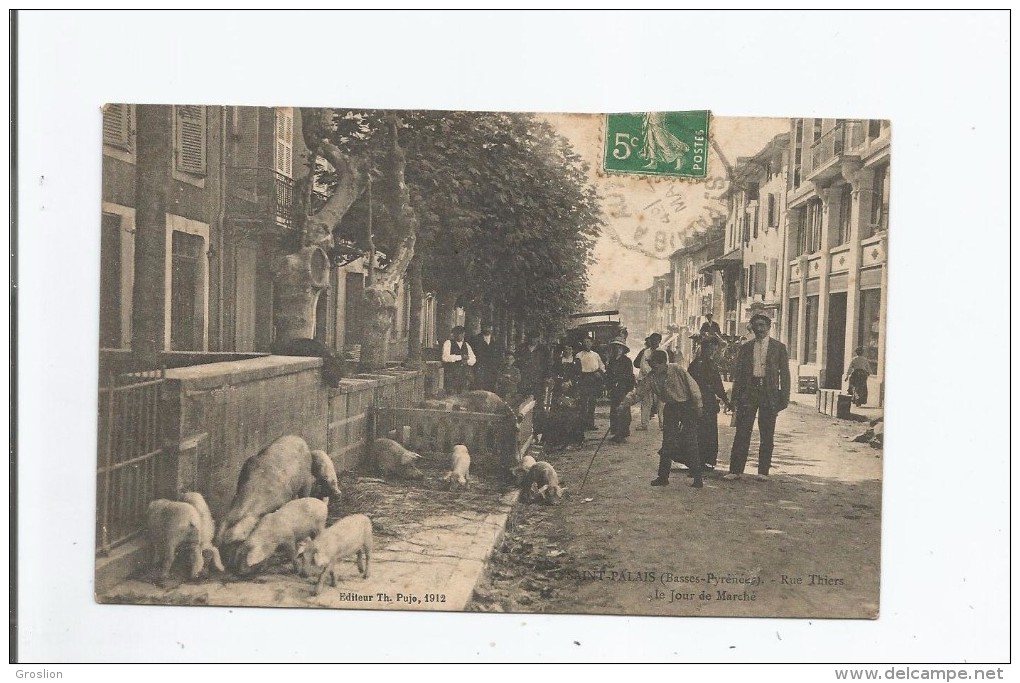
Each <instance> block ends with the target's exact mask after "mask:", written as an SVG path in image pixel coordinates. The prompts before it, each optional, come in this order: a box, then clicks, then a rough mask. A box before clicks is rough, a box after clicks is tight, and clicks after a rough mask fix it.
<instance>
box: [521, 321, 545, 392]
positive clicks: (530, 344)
mask: <svg viewBox="0 0 1020 683" xmlns="http://www.w3.org/2000/svg"><path fill="white" fill-rule="evenodd" d="M539 339H540V336H539V334H538V333H537V332H528V333H527V334H525V335H524V343H523V344H521V345H520V346H518V347H517V354H516V356H517V367H518V369H519V370H520V371H521V384H520V391H521V396H522V397H524V396H534V397H535V400H536V401H538V403H539V405H544V397H545V379H546V377H547V376H548V375H549V350H548V349H547V348H546V347H545V346H543V345H542V344H541V342H540V341H539Z"/></svg>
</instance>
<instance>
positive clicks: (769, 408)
mask: <svg viewBox="0 0 1020 683" xmlns="http://www.w3.org/2000/svg"><path fill="white" fill-rule="evenodd" d="M750 324H751V331H752V332H753V333H754V340H752V341H749V342H746V343H745V344H744V345H743V346H741V347H740V350H739V351H738V352H737V360H736V362H735V363H734V368H733V392H732V399H733V404H734V406H735V407H736V411H737V414H736V430H737V431H736V435H735V436H734V437H733V448H732V449H731V450H730V471H729V473H728V474H727V475H726V476H724V477H723V479H739V478H740V476H741V475H742V474H743V473H744V465H745V464H746V463H747V451H748V449H749V448H750V446H751V429H752V428H753V427H754V420H755V415H757V418H758V432H759V435H760V437H761V448H760V450H759V451H758V474H757V475H756V476H757V478H758V479H764V478H765V477H767V476H768V474H769V468H770V467H771V466H772V449H773V446H774V442H773V438H774V437H775V430H776V417H777V416H778V415H779V413H780V412H781V411H783V410H785V409H786V407H787V406H788V405H789V404H790V357H789V355H788V354H787V351H786V346H785V345H783V344H782V342H779V341H776V340H775V339H771V338H770V337H769V330H770V329H771V327H772V319H771V318H769V317H768V316H767V315H765V314H764V313H760V312H759V313H755V314H754V315H752V316H751V321H750Z"/></svg>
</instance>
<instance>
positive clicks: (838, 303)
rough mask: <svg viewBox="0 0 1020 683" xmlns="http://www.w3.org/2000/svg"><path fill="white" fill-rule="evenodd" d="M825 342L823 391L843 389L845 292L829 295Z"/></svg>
mask: <svg viewBox="0 0 1020 683" xmlns="http://www.w3.org/2000/svg"><path fill="white" fill-rule="evenodd" d="M826 333H827V334H826V342H825V384H824V386H823V388H825V389H840V388H842V387H843V359H844V356H845V353H846V292H839V293H837V294H830V295H829V326H828V330H826Z"/></svg>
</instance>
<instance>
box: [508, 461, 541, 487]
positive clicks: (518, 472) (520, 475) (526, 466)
mask: <svg viewBox="0 0 1020 683" xmlns="http://www.w3.org/2000/svg"><path fill="white" fill-rule="evenodd" d="M535 462H536V460H535V458H534V457H532V456H530V455H526V456H524V457H523V458H521V462H520V464H519V465H517V467H515V468H513V469H512V470H510V473H511V474H512V475H513V476H514V481H515V482H517V485H518V486H520V485H522V484H523V483H524V479H525V478H526V477H527V475H528V470H530V469H531V468H532V466H533V465H534V464H535Z"/></svg>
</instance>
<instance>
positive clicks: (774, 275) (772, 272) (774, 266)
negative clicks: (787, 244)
mask: <svg viewBox="0 0 1020 683" xmlns="http://www.w3.org/2000/svg"><path fill="white" fill-rule="evenodd" d="M778 285H779V259H775V258H774V259H769V291H770V292H774V291H776V287H777V286H778Z"/></svg>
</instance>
